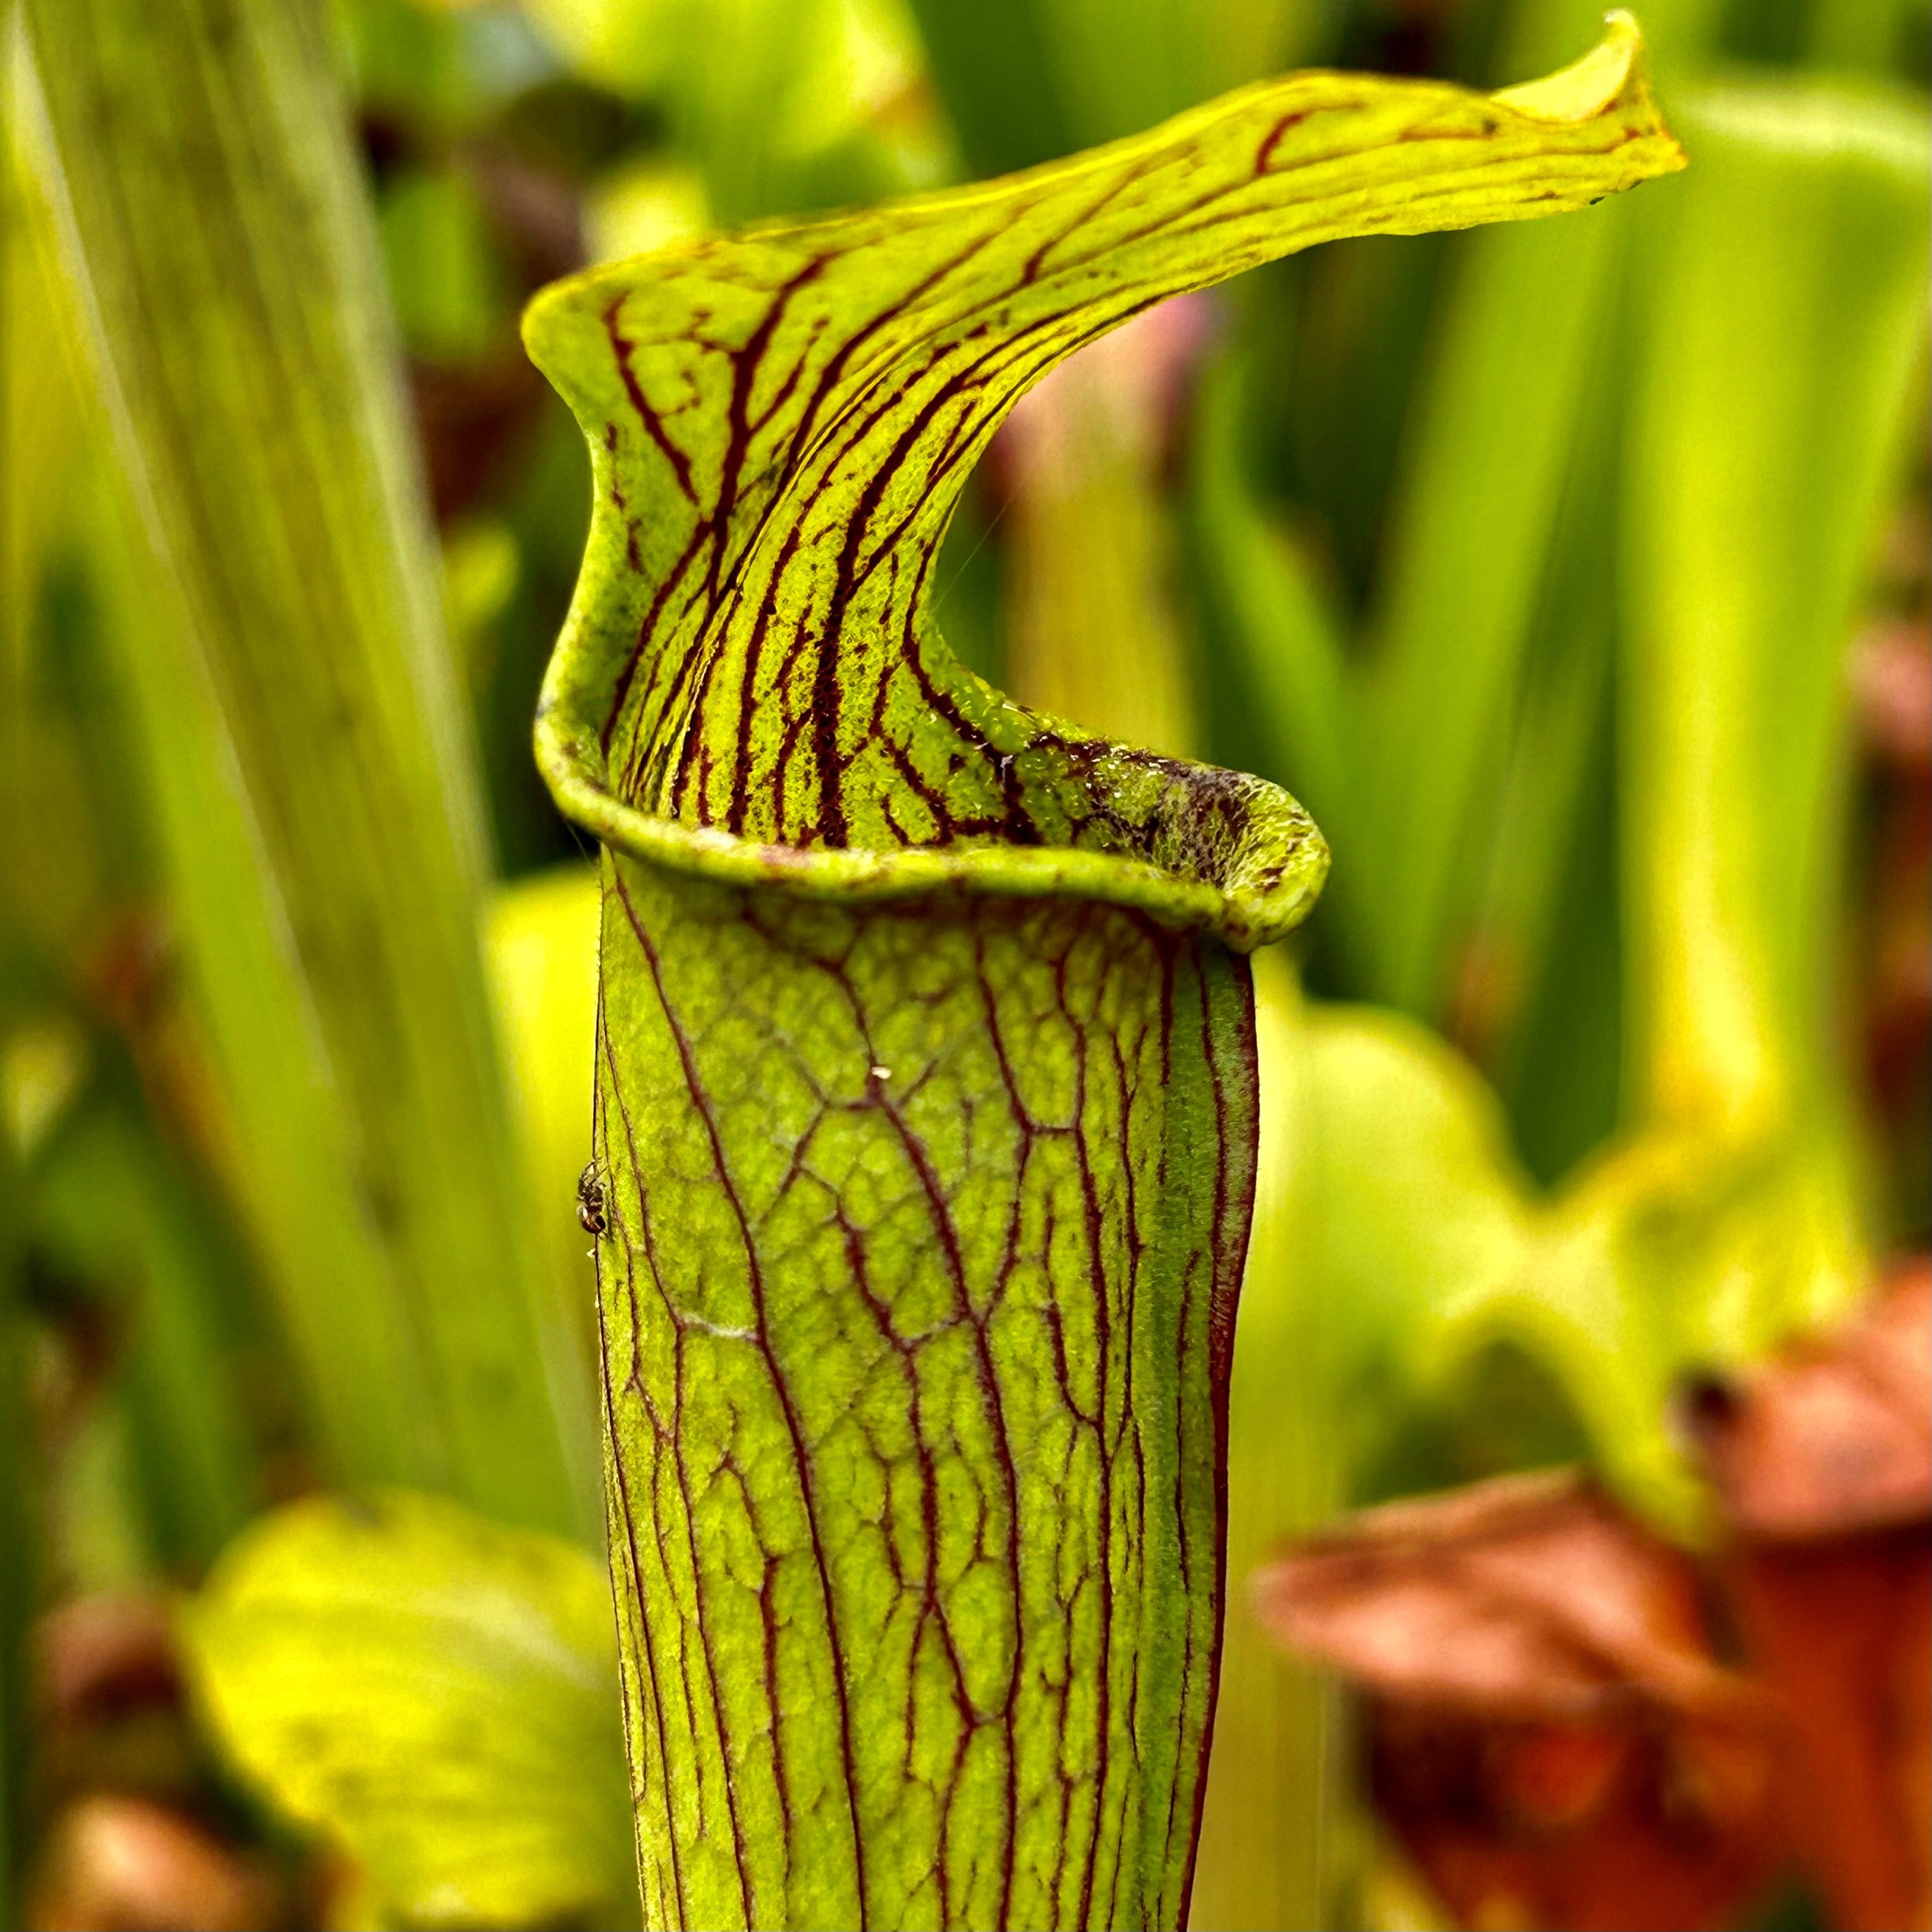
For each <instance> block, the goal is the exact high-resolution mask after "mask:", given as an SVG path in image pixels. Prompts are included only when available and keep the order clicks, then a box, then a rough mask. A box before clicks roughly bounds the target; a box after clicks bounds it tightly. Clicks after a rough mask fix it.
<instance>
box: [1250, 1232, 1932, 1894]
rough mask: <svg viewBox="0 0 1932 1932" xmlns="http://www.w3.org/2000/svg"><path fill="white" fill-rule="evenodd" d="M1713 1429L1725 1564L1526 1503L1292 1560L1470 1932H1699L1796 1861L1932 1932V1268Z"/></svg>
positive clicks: (1359, 1521)
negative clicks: (1738, 1653)
mask: <svg viewBox="0 0 1932 1932" xmlns="http://www.w3.org/2000/svg"><path fill="white" fill-rule="evenodd" d="M1688 1419H1689V1421H1690V1423H1691V1430H1692V1433H1693V1435H1694V1439H1695V1441H1696V1442H1697V1447H1698V1450H1699V1453H1700V1457H1701V1459H1702V1461H1703V1466H1704V1468H1705V1470H1706V1474H1707V1475H1708V1476H1709V1479H1710V1481H1711V1484H1712V1492H1713V1495H1714V1496H1715V1499H1716V1502H1717V1505H1718V1520H1719V1522H1720V1523H1721V1527H1722V1529H1723V1532H1724V1535H1723V1538H1722V1541H1721V1544H1720V1546H1719V1547H1718V1551H1717V1553H1715V1556H1713V1557H1712V1559H1710V1560H1709V1562H1707V1563H1705V1564H1702V1565H1700V1564H1699V1563H1697V1562H1694V1560H1693V1559H1691V1557H1690V1556H1687V1555H1686V1554H1685V1553H1682V1552H1681V1551H1679V1550H1674V1549H1673V1548H1672V1547H1670V1546H1669V1545H1667V1544H1664V1543H1662V1542H1661V1541H1658V1539H1657V1538H1655V1537H1654V1536H1652V1535H1650V1534H1649V1532H1648V1531H1646V1530H1645V1529H1643V1527H1642V1526H1640V1525H1639V1524H1638V1523H1636V1522H1635V1521H1634V1520H1632V1519H1631V1518H1630V1517H1628V1516H1626V1515H1625V1514H1623V1513H1622V1511H1620V1510H1619V1508H1617V1507H1616V1505H1614V1504H1613V1503H1612V1502H1610V1501H1609V1500H1608V1499H1606V1498H1605V1497H1604V1496H1601V1494H1600V1493H1598V1492H1597V1491H1596V1490H1594V1489H1593V1488H1592V1487H1591V1486H1590V1485H1589V1484H1588V1483H1587V1482H1586V1481H1584V1480H1583V1479H1581V1478H1577V1477H1574V1476H1568V1475H1557V1476H1535V1477H1515V1478H1507V1479H1505V1480H1503V1481H1498V1482H1493V1483H1486V1484H1478V1485H1476V1486H1475V1487H1472V1488H1469V1489H1466V1490H1458V1491H1454V1492H1451V1493H1449V1494H1448V1495H1445V1496H1436V1497H1430V1498H1427V1499H1422V1500H1420V1501H1418V1502H1410V1503H1403V1504H1400V1505H1394V1506H1392V1507H1390V1508H1383V1509H1379V1510H1371V1511H1366V1512H1364V1514H1361V1515H1360V1516H1358V1517H1355V1518H1353V1519H1352V1520H1350V1521H1349V1522H1348V1523H1345V1524H1343V1526H1341V1527H1340V1529H1337V1531H1335V1532H1333V1533H1332V1534H1331V1535H1328V1536H1326V1537H1323V1538H1318V1539H1316V1540H1315V1541H1311V1542H1309V1543H1306V1544H1302V1545H1301V1546H1300V1547H1298V1548H1296V1549H1295V1550H1291V1551H1289V1552H1288V1553H1286V1554H1285V1555H1284V1556H1283V1557H1282V1558H1281V1559H1280V1560H1279V1561H1277V1562H1276V1563H1274V1564H1273V1565H1270V1566H1269V1567H1268V1568H1266V1569H1265V1570H1264V1571H1262V1573H1261V1574H1260V1575H1259V1577H1257V1578H1256V1601H1257V1604H1258V1605H1259V1608H1260V1610H1261V1613H1262V1616H1263V1617H1264V1619H1265V1621H1266V1622H1268V1625H1270V1627H1271V1628H1272V1629H1273V1630H1274V1633H1275V1634H1276V1635H1277V1637H1279V1638H1280V1640H1281V1641H1282V1642H1283V1644H1285V1645H1286V1646H1289V1648H1291V1649H1295V1650H1298V1651H1300V1652H1304V1653H1306V1654H1308V1655H1312V1656H1314V1657H1316V1658H1320V1659H1321V1660H1322V1661H1325V1662H1326V1663H1328V1664H1331V1665H1333V1666H1334V1667H1336V1668H1337V1669H1338V1670H1340V1671H1342V1672H1343V1673H1345V1674H1346V1676H1349V1677H1350V1678H1351V1679H1353V1680H1354V1681H1355V1682H1356V1683H1358V1685H1361V1687H1362V1688H1363V1689H1364V1691H1365V1692H1366V1693H1367V1699H1368V1719H1369V1721H1368V1737H1369V1770H1370V1782H1371V1785H1372V1788H1373V1793H1374V1796H1375V1799H1376V1804H1377V1805H1378V1807H1379V1809H1380V1810H1381V1811H1382V1814H1383V1816H1384V1817H1385V1819H1386V1820H1388V1823H1389V1824H1390V1826H1391V1827H1392V1829H1394V1831H1395V1832H1396V1833H1397V1835H1398V1836H1399V1837H1400V1839H1401V1840H1402V1841H1403V1843H1404V1845H1405V1846H1406V1848H1407V1849H1408V1851H1409V1854H1410V1855H1411V1856H1412V1858H1414V1859H1415V1862H1416V1864H1417V1865H1418V1867H1419V1868H1420V1869H1421V1871H1422V1873H1424V1876H1426V1877H1427V1879H1429V1881H1430V1883H1431V1884H1432V1885H1433V1886H1434V1887H1435V1888H1436V1891H1437V1893H1438V1894H1439V1896H1440V1897H1441V1898H1442V1901H1443V1903H1445V1905H1446V1906H1448V1909H1450V1910H1451V1912H1453V1913H1454V1915H1456V1917H1457V1919H1458V1920H1459V1921H1460V1922H1461V1923H1462V1924H1465V1925H1469V1926H1480V1927H1490V1928H1502V1927H1511V1926H1520V1927H1543V1928H1546V1932H1571V1928H1576V1932H1584V1929H1585V1928H1594V1927H1604V1928H1610V1927H1623V1928H1626V1932H1642V1928H1645V1927H1656V1928H1658V1932H1666V1928H1670V1932H1695V1929H1696V1928H1700V1927H1718V1926H1722V1925H1724V1924H1729V1923H1730V1922H1732V1921H1734V1920H1735V1919H1736V1917H1737V1916H1738V1915H1739V1912H1741V1911H1742V1909H1744V1908H1745V1906H1747V1905H1748V1903H1749V1902H1750V1901H1751V1898H1752V1897H1753V1896H1754V1894H1755V1893H1756V1892H1757V1891H1758V1890H1759V1889H1760V1888H1761V1887H1762V1885H1763V1883H1764V1882H1765V1881H1766V1879H1768V1878H1769V1876H1771V1875H1772V1873H1773V1872H1774V1871H1775V1870H1777V1869H1778V1867H1780V1866H1781V1865H1782V1864H1786V1863H1788V1862H1789V1861H1790V1860H1792V1859H1793V1858H1796V1861H1797V1862H1798V1863H1799V1865H1800V1866H1801V1867H1802V1870H1804V1872H1805V1875H1806V1876H1807V1878H1808V1880H1809V1882H1810V1883H1811V1885H1812V1887H1813V1888H1814V1891H1815V1892H1816V1894H1817V1897H1818V1900H1819V1901H1820V1905H1821V1906H1822V1908H1823V1912H1824V1915H1825V1916H1826V1920H1827V1922H1828V1923H1829V1924H1832V1926H1834V1927H1839V1928H1841V1932H1911V1928H1916V1927H1926V1926H1927V1925H1932V1842H1929V1839H1932V1834H1928V1822H1932V1265H1928V1264H1927V1262H1924V1261H1922V1260H1921V1261H1918V1262H1914V1263H1912V1264H1911V1265H1909V1266H1907V1267H1905V1268H1901V1269H1900V1270H1899V1271H1897V1274H1895V1275H1894V1277H1893V1278H1892V1280H1891V1282H1890V1283H1888V1285H1887V1286H1886V1288H1885V1290H1884V1291H1883V1292H1882V1293H1881V1294H1880V1295H1878V1296H1876V1298H1874V1299H1873V1301H1871V1302H1870V1304H1867V1307H1864V1309H1863V1310H1861V1311H1860V1312H1859V1313H1857V1314H1856V1315H1855V1316H1853V1317H1852V1319H1850V1320H1849V1321H1847V1322H1845V1323H1843V1324H1842V1325H1841V1326H1840V1327H1839V1328H1837V1329H1836V1330H1835V1331H1832V1333H1831V1334H1828V1335H1826V1336H1824V1337H1819V1338H1817V1339H1814V1340H1811V1341H1810V1342H1808V1343H1805V1344H1802V1345H1801V1346H1797V1347H1795V1348H1793V1349H1790V1350H1789V1351H1787V1353H1786V1354H1785V1355H1784V1356H1783V1357H1782V1358H1780V1359H1779V1360H1778V1361H1775V1362H1774V1363H1772V1364H1769V1365H1767V1366H1766V1367H1764V1368H1763V1369H1762V1370H1759V1371H1757V1372H1756V1373H1754V1374H1751V1375H1750V1376H1746V1377H1745V1378H1742V1379H1739V1380H1738V1381H1736V1382H1731V1383H1727V1384H1717V1383H1713V1384H1710V1385H1706V1386H1705V1387H1704V1388H1702V1389H1700V1391H1698V1392H1697V1394H1696V1396H1695V1397H1694V1399H1693V1400H1692V1401H1691V1404H1690V1407H1689V1418H1688ZM1716 1600H1721V1607H1722V1608H1723V1610H1724V1613H1725V1615H1726V1616H1727V1620H1728V1622H1729V1625H1730V1627H1731V1628H1733V1629H1734V1630H1735V1631H1736V1633H1737V1634H1738V1635H1739V1637H1740V1638H1741V1639H1742V1648H1743V1652H1744V1660H1743V1661H1744V1669H1743V1671H1742V1674H1740V1673H1739V1671H1735V1670H1732V1669H1730V1668H1728V1667H1726V1666H1724V1664H1721V1663H1720V1662H1719V1661H1718V1658H1717V1657H1716V1656H1715V1654H1714V1652H1713V1650H1712V1645H1711V1641H1710V1636H1709V1630H1708V1628H1707V1625H1706V1617H1705V1613H1704V1611H1705V1605H1706V1603H1707V1602H1709V1601H1716Z"/></svg>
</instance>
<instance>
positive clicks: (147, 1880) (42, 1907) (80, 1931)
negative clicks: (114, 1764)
mask: <svg viewBox="0 0 1932 1932" xmlns="http://www.w3.org/2000/svg"><path fill="white" fill-rule="evenodd" d="M28 1909H29V1912H30V1913H31V1921H32V1924H33V1927H34V1932H260V1928H261V1927H266V1926H269V1925H272V1924H275V1923H276V1922H278V1920H279V1918H281V1900H280V1897H279V1896H278V1891H277V1889H276V1887H275V1884H274V1882H272V1879H269V1877H268V1876H266V1875H265V1874H264V1873H263V1872H262V1871H261V1870H258V1869H257V1868H256V1867H254V1865H253V1864H251V1862H250V1861H248V1860H247V1859H246V1858H244V1857H242V1856H241V1855H238V1854H237V1853H236V1852H234V1851H233V1849H230V1848H229V1847H228V1846H225V1845H223V1844H222V1843H219V1842H218V1841H217V1840H216V1839H215V1838H213V1837H212V1836H211V1835H210V1834H209V1833H208V1832H207V1831H206V1830H205V1829H204V1828H203V1827H202V1826H200V1825H199V1824H197V1823H196V1822H195V1821H194V1820H193V1819H192V1818H190V1817H187V1815H185V1814H184V1813H182V1812H181V1811H177V1810H175V1809H174V1808H172V1806H169V1805H157V1804H154V1803H153V1802H151V1800H149V1799H145V1798H130V1797H125V1796H121V1795H119V1794H118V1793H108V1792H96V1793H92V1795H90V1796H88V1797H86V1798H83V1799H79V1800H77V1802H75V1803H74V1804H73V1805H70V1806H69V1807H68V1808H67V1810H66V1811H65V1812H63V1813H62V1815H61V1817H59V1818H58V1820H56V1821H55V1825H54V1827H53V1829H52V1832H51V1834H50V1835H49V1841H48V1844H47V1847H46V1851H45V1852H44V1855H43V1868H42V1870H41V1873H40V1879H39V1882H38V1884H37V1886H36V1888H35V1891H34V1897H33V1900H32V1901H31V1904H30V1906H29V1908H28Z"/></svg>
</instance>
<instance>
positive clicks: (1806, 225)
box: [1622, 82, 1932, 1124]
mask: <svg viewBox="0 0 1932 1932" xmlns="http://www.w3.org/2000/svg"><path fill="white" fill-rule="evenodd" d="M1694 112H1695V113H1696V116H1697V120H1696V125H1697V130H1698V151H1699V155H1700V161H1699V166H1698V169H1697V172H1696V174H1695V175H1694V176H1693V177H1692V178H1689V179H1688V180H1687V181H1686V183H1685V193H1684V194H1683V195H1682V196H1681V197H1680V198H1679V202H1678V204H1677V205H1676V208H1674V209H1673V210H1670V211H1667V212H1668V213H1670V214H1672V215H1673V217H1674V218H1673V219H1672V220H1670V221H1669V222H1668V223H1665V224H1664V226H1663V228H1662V232H1661V233H1659V234H1658V236H1656V237H1655V242H1656V245H1657V246H1656V259H1655V260H1654V262H1653V263H1652V264H1651V265H1650V266H1651V273H1652V280H1653V286H1654V287H1655V298H1654V301H1653V303H1652V307H1651V309H1650V312H1649V318H1648V324H1647V332H1646V356H1645V359H1644V365H1643V373H1642V377H1641V379H1640V388H1639V392H1638V395H1637V400H1636V407H1635V413H1634V420H1633V423H1632V426H1631V442H1632V457H1631V467H1630V472H1629V475H1628V481H1627V490H1628V495H1627V500H1626V511H1625V514H1626V517H1627V522H1628V530H1629V541H1628V544H1627V546H1626V550H1625V595H1626V598H1627V600H1628V607H1629V610H1630V622H1629V624H1628V634H1627V637H1626V641H1625V650H1626V653H1627V655H1626V659H1625V676H1624V679H1623V691H1624V698H1623V704H1624V710H1623V730H1622V744H1623V745H1624V748H1625V772H1624V780H1625V782H1624V786H1623V800H1624V811H1625V845H1626V850H1627V853H1628V899H1627V912H1626V919H1627V923H1628V928H1629V932H1630V938H1631V964H1632V978H1631V987H1630V1001H1631V1013H1630V1023H1631V1033H1632V1036H1633V1037H1634V1041H1635V1043H1636V1057H1637V1067H1636V1072H1635V1077H1634V1090H1635V1097H1636V1098H1637V1099H1638V1100H1639V1101H1640V1104H1642V1105H1643V1106H1645V1107H1646V1109H1649V1110H1650V1111H1652V1112H1655V1113H1657V1114H1660V1115H1664V1116H1665V1117H1667V1118H1671V1119H1675V1120H1682V1119H1685V1118H1693V1117H1697V1116H1700V1115H1727V1114H1732V1113H1735V1112H1739V1111H1740V1110H1745V1111H1757V1112H1761V1113H1763V1114H1765V1115H1767V1116H1769V1118H1773V1119H1778V1120H1782V1121H1790V1122H1797V1121H1809V1122H1811V1123H1814V1124H1815V1123H1817V1121H1819V1120H1820V1116H1821V1115H1833V1116H1835V1117H1840V1118H1841V1117H1842V1113H1843V1109H1844V1108H1845V1106H1846V1100H1845V1098H1844V1094H1843V1073H1842V1070H1841V1069H1840V1068H1839V1067H1838V1065H1837V1064H1836V1062H1835V1054H1834V1052H1833V1050H1832V1047H1831V1046H1829V1045H1828V1044H1827V1043H1830V1042H1831V1041H1832V1040H1833V1038H1834V1036H1833V1034H1832V1030H1831V1028H1829V1023H1828V1022H1827V1021H1826V1012H1827V1000H1828V983H1829V974H1830V971H1831V968H1832V962H1831V960H1830V957H1829V948H1830V947H1831V945H1832V943H1833V935H1834V934H1835V931H1836V926H1837V916H1836V915H1837V907H1838V889H1839V888H1838V865H1839V863H1840V854H1841V852H1842V850H1843V846H1844V838H1843V827H1844V823H1845V820H1844V811H1845V803H1846V769H1845V765H1846V746H1847V733H1846V682H1845V678H1844V664H1845V653H1846V646H1847V645H1848V643H1849V638H1850V633H1851V628H1852V618H1853V615H1854V610H1855V599H1856V598H1857V597H1858V594H1859V592H1860V590H1861V587H1862V583H1863V580H1864V572H1865V571H1866V570H1867V568H1868V567H1869V564H1870V550H1871V545H1872V544H1873V540H1874V538H1875V535H1876V526H1877V523H1878V518H1879V511H1880V508H1881V505H1882V500H1883V495H1884V492H1885V487H1886V486H1887V484H1888V483H1889V482H1890V481H1891V479H1892V478H1893V476H1894V474H1895V473H1896V465H1897V463H1898V461H1899V460H1900V455H1901V454H1902V448H1903V436H1904V434H1905V431H1906V422H1907V412H1908V410H1909V408H1910V407H1911V397H1912V393H1913V391H1912V385H1913V383H1914V380H1915V377H1917V375H1918V372H1919V371H1921V369H1922V368H1923V365H1924V335H1925V318H1926V308H1927V300H1926V281H1927V240H1926V236H1927V217H1928V200H1929V199H1932V196H1928V190H1927V181H1926V178H1925V170H1924V167H1923V166H1922V165H1921V163H1922V161H1923V159H1924V155H1923V152H1922V150H1923V148H1924V127H1923V124H1922V123H1923V120H1924V103H1923V101H1915V100H1912V98H1909V97H1902V96H1900V95H1896V94H1892V93H1888V92H1883V91H1881V90H1879V89H1852V88H1850V87H1841V86H1828V85H1825V84H1821V83H1808V82H1807V83H1782V84H1781V83H1774V82H1762V83H1757V84H1755V85H1751V86H1745V85H1742V84H1739V85H1736V86H1730V87H1727V88H1725V89H1714V90H1712V92H1709V93H1708V94H1706V95H1702V96H1700V97H1699V98H1697V103H1696V106H1695V110H1694ZM1821 1049H1822V1051H1821Z"/></svg>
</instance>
